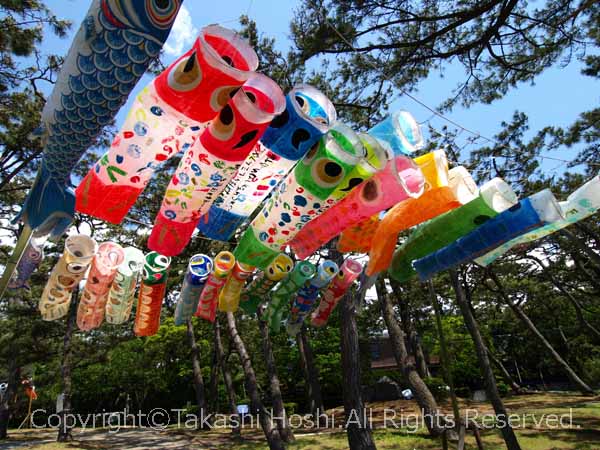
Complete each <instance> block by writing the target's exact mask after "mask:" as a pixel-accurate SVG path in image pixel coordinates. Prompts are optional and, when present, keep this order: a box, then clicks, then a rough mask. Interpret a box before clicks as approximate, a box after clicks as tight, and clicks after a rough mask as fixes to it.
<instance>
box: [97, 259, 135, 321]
mask: <svg viewBox="0 0 600 450" xmlns="http://www.w3.org/2000/svg"><path fill="white" fill-rule="evenodd" d="M123 253H124V258H123V262H122V263H121V265H120V266H119V267H117V273H116V275H115V279H114V280H113V282H112V285H111V287H110V291H109V293H108V302H107V303H106V310H105V318H106V321H107V322H108V323H111V324H113V325H120V324H122V323H124V322H127V320H129V316H130V315H131V308H132V306H133V298H134V296H135V288H136V286H137V282H138V278H139V275H140V272H141V271H142V268H143V267H144V262H145V257H144V254H143V253H142V251H141V250H138V249H137V248H134V247H125V249H123Z"/></svg>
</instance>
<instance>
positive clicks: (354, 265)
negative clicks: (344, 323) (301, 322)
mask: <svg viewBox="0 0 600 450" xmlns="http://www.w3.org/2000/svg"><path fill="white" fill-rule="evenodd" d="M361 271H362V265H361V264H360V263H359V262H357V261H355V260H353V259H350V258H348V259H346V260H345V261H344V263H343V264H342V267H340V271H339V272H338V274H337V275H336V276H335V277H334V278H333V281H332V282H331V284H330V285H329V286H328V287H327V289H326V290H325V291H323V293H322V294H321V301H320V302H319V306H318V307H317V309H316V310H315V311H314V312H313V313H312V315H311V320H310V323H311V324H312V326H314V327H322V326H324V325H325V324H326V323H327V321H328V320H329V316H330V315H331V313H332V312H333V310H334V309H335V307H336V306H337V304H338V303H339V301H340V300H341V299H342V297H343V296H344V294H345V293H346V291H348V289H349V288H350V286H351V285H352V283H354V280H356V279H357V278H358V276H359V275H360V273H361Z"/></svg>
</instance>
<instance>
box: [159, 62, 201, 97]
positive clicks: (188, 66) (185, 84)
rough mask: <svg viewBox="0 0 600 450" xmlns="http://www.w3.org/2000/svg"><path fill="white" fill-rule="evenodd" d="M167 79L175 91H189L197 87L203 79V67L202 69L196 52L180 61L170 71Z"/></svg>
mask: <svg viewBox="0 0 600 450" xmlns="http://www.w3.org/2000/svg"><path fill="white" fill-rule="evenodd" d="M167 81H168V84H169V87H170V88H171V89H173V90H174V91H180V92H188V91H191V90H192V89H194V88H196V87H197V86H198V85H199V84H200V82H201V81H202V69H200V64H199V63H198V60H197V57H196V52H192V54H191V55H190V56H189V57H188V58H184V59H182V60H181V61H179V64H177V66H176V67H175V68H174V69H173V70H171V72H169V76H168V78H167Z"/></svg>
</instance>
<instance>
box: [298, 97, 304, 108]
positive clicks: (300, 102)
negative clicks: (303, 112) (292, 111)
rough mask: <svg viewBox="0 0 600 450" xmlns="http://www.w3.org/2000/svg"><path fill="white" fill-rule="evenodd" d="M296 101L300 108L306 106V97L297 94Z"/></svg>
mask: <svg viewBox="0 0 600 450" xmlns="http://www.w3.org/2000/svg"><path fill="white" fill-rule="evenodd" d="M296 102H297V103H298V105H299V106H300V108H302V107H303V106H304V99H303V98H302V97H300V96H298V95H296Z"/></svg>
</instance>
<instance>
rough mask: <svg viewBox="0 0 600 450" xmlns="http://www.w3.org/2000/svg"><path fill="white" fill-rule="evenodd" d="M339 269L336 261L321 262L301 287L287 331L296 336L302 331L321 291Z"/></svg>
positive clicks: (289, 318) (291, 311) (291, 312)
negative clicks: (305, 320) (314, 272)
mask: <svg viewBox="0 0 600 450" xmlns="http://www.w3.org/2000/svg"><path fill="white" fill-rule="evenodd" d="M338 271H339V267H338V265H337V264H336V263H334V262H333V261H329V260H325V261H323V262H322V263H321V264H319V267H318V268H317V273H316V274H315V275H314V276H313V277H312V278H311V279H310V280H308V281H307V282H305V283H304V285H303V286H301V287H300V289H299V290H298V294H297V295H296V298H295V299H294V302H293V304H292V308H291V310H290V315H289V317H288V320H287V325H286V331H287V333H288V334H289V335H290V336H292V337H294V336H296V335H297V334H298V333H299V332H300V329H301V328H302V324H303V323H304V319H306V318H307V317H308V315H309V313H310V310H311V309H312V307H313V306H314V304H315V302H316V301H317V298H318V297H319V293H320V292H321V291H322V290H323V289H325V288H326V287H327V286H329V283H331V280H333V278H334V277H335V275H336V274H337V273H338Z"/></svg>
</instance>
